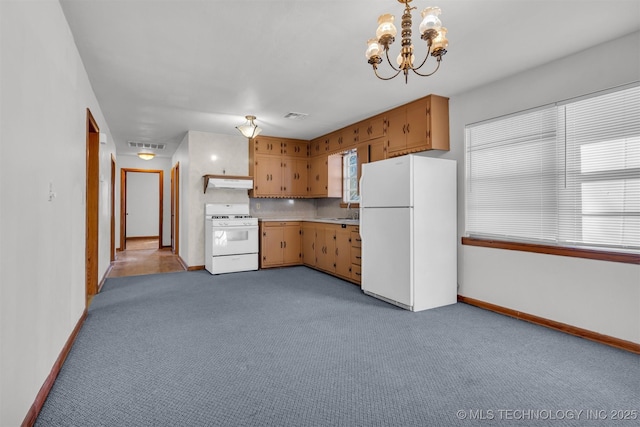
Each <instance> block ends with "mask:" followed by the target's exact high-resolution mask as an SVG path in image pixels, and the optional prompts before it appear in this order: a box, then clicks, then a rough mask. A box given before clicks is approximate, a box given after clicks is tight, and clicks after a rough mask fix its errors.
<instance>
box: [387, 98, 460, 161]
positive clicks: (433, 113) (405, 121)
mask: <svg viewBox="0 0 640 427" xmlns="http://www.w3.org/2000/svg"><path fill="white" fill-rule="evenodd" d="M386 128H387V140H388V153H387V155H388V156H389V157H393V156H399V155H402V154H407V153H412V152H416V151H425V150H449V99H448V98H444V97H441V96H437V95H429V96H427V97H425V98H422V99H419V100H417V101H414V102H411V103H409V104H407V105H403V106H402V107H398V108H395V109H393V110H391V111H389V112H388V113H387V123H386Z"/></svg>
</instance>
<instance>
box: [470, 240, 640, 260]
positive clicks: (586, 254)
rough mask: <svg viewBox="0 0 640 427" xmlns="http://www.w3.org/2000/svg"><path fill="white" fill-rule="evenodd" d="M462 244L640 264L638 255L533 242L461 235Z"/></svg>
mask: <svg viewBox="0 0 640 427" xmlns="http://www.w3.org/2000/svg"><path fill="white" fill-rule="evenodd" d="M462 244H463V245H468V246H481V247H484V248H495V249H508V250H512V251H523V252H535V253H539V254H549V255H560V256H569V257H575V258H587V259H596V260H600V261H611V262H622V263H626V264H640V255H637V254H625V253H620V252H607V251H599V250H595V249H580V248H565V247H559V246H548V245H537V244H533V243H516V242H505V241H500V240H488V239H478V238H475V237H463V238H462Z"/></svg>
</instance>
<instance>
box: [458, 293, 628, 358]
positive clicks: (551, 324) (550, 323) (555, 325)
mask: <svg viewBox="0 0 640 427" xmlns="http://www.w3.org/2000/svg"><path fill="white" fill-rule="evenodd" d="M458 301H459V302H463V303H465V304H469V305H473V306H476V307H480V308H483V309H485V310H490V311H493V312H496V313H500V314H504V315H506V316H510V317H515V318H516V319H520V320H524V321H527V322H531V323H535V324H536V325H540V326H545V327H547V328H551V329H555V330H557V331H561V332H565V333H567V334H571V335H575V336H577V337H580V338H584V339H588V340H591V341H595V342H597V343H600V344H605V345H608V346H611V347H616V348H620V349H622V350H626V351H630V352H632V353H637V354H640V344H638V343H634V342H632V341H627V340H623V339H620V338H616V337H612V336H609V335H604V334H600V333H598V332H593V331H590V330H588V329H582V328H578V327H577V326H571V325H567V324H566V323H561V322H556V321H555V320H549V319H545V318H544V317H538V316H535V315H533V314H528V313H523V312H521V311H517V310H513V309H511V308H506V307H502V306H499V305H495V304H491V303H489V302H484V301H480V300H477V299H475V298H469V297H465V296H463V295H458Z"/></svg>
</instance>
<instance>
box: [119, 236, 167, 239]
mask: <svg viewBox="0 0 640 427" xmlns="http://www.w3.org/2000/svg"><path fill="white" fill-rule="evenodd" d="M159 238H160V236H133V237H127V238H126V239H125V240H149V239H159Z"/></svg>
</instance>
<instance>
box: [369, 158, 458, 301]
mask: <svg viewBox="0 0 640 427" xmlns="http://www.w3.org/2000/svg"><path fill="white" fill-rule="evenodd" d="M456 192H457V189H456V162H455V161H454V160H446V159H437V158H432V157H422V156H419V155H407V156H401V157H395V158H391V159H386V160H382V161H377V162H373V163H366V164H364V165H363V167H362V177H361V179H360V235H361V237H362V290H363V292H364V293H365V294H367V295H371V296H373V297H376V298H379V299H381V300H384V301H386V302H389V303H391V304H394V305H397V306H399V307H402V308H405V309H407V310H411V311H421V310H426V309H429V308H434V307H440V306H443V305H448V304H455V303H456V300H457V260H456V258H457V243H456V240H457V214H456Z"/></svg>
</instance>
